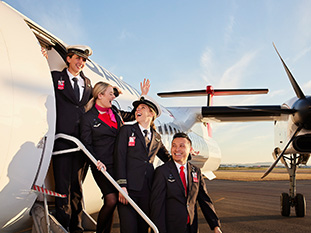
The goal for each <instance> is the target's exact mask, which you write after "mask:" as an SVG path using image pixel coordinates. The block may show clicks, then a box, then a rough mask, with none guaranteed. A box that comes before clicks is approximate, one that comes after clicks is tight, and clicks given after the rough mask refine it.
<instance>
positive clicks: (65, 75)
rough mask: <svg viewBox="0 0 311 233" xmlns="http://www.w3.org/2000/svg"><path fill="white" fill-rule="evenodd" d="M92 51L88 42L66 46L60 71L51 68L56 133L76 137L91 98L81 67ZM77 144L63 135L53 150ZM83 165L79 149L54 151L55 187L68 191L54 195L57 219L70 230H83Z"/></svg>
mask: <svg viewBox="0 0 311 233" xmlns="http://www.w3.org/2000/svg"><path fill="white" fill-rule="evenodd" d="M91 54H92V50H91V48H90V47H88V46H83V45H75V46H69V47H67V57H66V64H67V66H68V67H67V68H65V69H63V71H61V72H59V71H53V72H52V78H53V84H54V91H55V99H56V134H58V133H64V134H67V135H70V136H74V137H76V138H78V137H79V121H80V117H81V116H82V114H83V113H84V112H85V110H84V106H85V105H86V104H87V102H88V101H89V99H90V96H91V93H92V86H91V82H90V80H89V79H88V78H87V77H85V75H84V74H83V72H82V70H83V68H84V66H85V63H86V60H87V59H88V57H89V56H90V55H91ZM74 147H76V145H75V144H74V143H72V142H70V141H68V140H65V139H58V140H56V141H55V143H54V151H60V150H65V149H70V148H74ZM84 165H85V160H84V155H83V153H82V152H81V151H78V152H71V153H65V154H59V155H53V170H54V177H55V191H56V192H58V193H61V194H65V195H67V197H66V198H56V199H55V207H56V219H57V220H58V221H59V222H60V223H61V224H62V225H63V227H64V228H65V229H66V230H70V232H82V231H83V228H82V223H81V222H82V219H81V216H82V202H81V201H82V187H81V180H82V174H83V168H84Z"/></svg>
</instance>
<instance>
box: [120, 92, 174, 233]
mask: <svg viewBox="0 0 311 233" xmlns="http://www.w3.org/2000/svg"><path fill="white" fill-rule="evenodd" d="M133 106H134V110H135V118H136V121H137V123H135V124H133V125H124V126H123V127H122V128H121V130H120V133H119V135H118V138H117V143H116V150H115V162H114V163H115V171H116V172H115V175H116V181H117V182H118V184H119V185H120V186H121V187H122V189H123V190H124V191H125V192H126V193H128V195H129V196H130V197H131V198H132V199H133V200H134V201H135V202H136V204H137V205H138V206H139V207H140V208H141V209H142V210H143V211H144V213H145V214H147V215H149V196H150V190H151V185H152V179H153V172H154V167H153V161H154V158H155V155H157V156H158V157H159V158H160V159H161V160H162V161H163V162H166V161H168V160H169V152H168V151H167V150H166V148H165V147H164V145H163V144H162V141H161V136H160V135H159V134H158V133H157V132H156V130H155V127H154V120H155V119H156V118H157V117H158V116H160V114H161V108H160V107H159V105H158V104H157V103H156V102H155V101H154V100H153V99H152V98H150V97H149V96H141V98H140V99H139V100H137V101H135V102H133ZM118 211H119V217H120V229H121V233H138V232H139V233H144V232H148V225H147V223H146V222H145V221H144V220H143V219H142V218H141V217H140V216H139V214H138V213H136V211H135V210H134V209H133V208H132V207H131V206H130V205H129V204H128V202H127V200H126V199H125V198H124V196H123V195H122V194H121V193H119V204H118Z"/></svg>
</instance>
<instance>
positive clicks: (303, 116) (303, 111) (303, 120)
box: [261, 43, 310, 179]
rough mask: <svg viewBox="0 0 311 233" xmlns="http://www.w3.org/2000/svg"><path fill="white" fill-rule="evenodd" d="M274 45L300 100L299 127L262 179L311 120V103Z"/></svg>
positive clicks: (297, 103)
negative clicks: (310, 116) (310, 119)
mask: <svg viewBox="0 0 311 233" xmlns="http://www.w3.org/2000/svg"><path fill="white" fill-rule="evenodd" d="M272 44H273V47H274V49H275V51H276V53H277V54H278V56H279V58H280V59H281V62H282V64H283V67H284V69H285V71H286V74H287V76H288V78H289V81H290V83H291V84H292V87H293V89H294V91H295V93H296V96H297V98H298V100H297V101H296V103H295V104H294V109H293V110H297V113H295V114H297V115H294V121H295V124H296V125H297V126H298V127H297V129H296V131H295V133H294V134H293V135H292V137H291V138H290V140H289V141H288V142H287V144H286V146H285V148H284V149H283V151H282V153H281V154H280V156H279V157H278V158H277V159H276V160H275V161H274V163H273V164H272V165H271V166H270V167H269V169H268V170H267V171H266V172H265V173H264V175H263V176H262V177H261V179H263V178H264V177H266V176H267V175H268V174H269V173H270V172H271V171H272V170H273V168H275V166H276V165H277V163H278V162H279V161H280V159H281V158H283V156H284V153H285V151H286V149H287V147H288V146H289V145H290V143H291V142H292V141H293V140H294V138H295V137H296V136H297V134H298V133H299V132H300V130H301V129H302V128H304V127H305V128H309V120H308V118H309V115H310V103H309V102H308V100H307V99H306V96H305V95H304V94H303V92H302V90H301V88H300V87H299V85H298V83H297V82H296V80H295V78H294V76H293V75H292V73H291V72H290V70H289V69H288V67H287V65H286V64H285V62H284V61H283V59H282V57H281V55H280V53H279V51H278V50H277V48H276V46H275V44H274V43H272ZM295 106H297V107H298V108H296V107H295ZM306 107H307V108H306ZM299 110H300V111H299Z"/></svg>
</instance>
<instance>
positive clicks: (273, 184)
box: [112, 179, 311, 233]
mask: <svg viewBox="0 0 311 233" xmlns="http://www.w3.org/2000/svg"><path fill="white" fill-rule="evenodd" d="M205 182H206V185H207V189H208V191H209V194H210V196H211V198H212V200H213V202H214V205H215V208H216V212H217V214H218V217H219V218H220V221H221V229H222V231H223V232H224V233H229V232H230V233H235V232H237V233H244V232H245V233H259V232H260V233H262V232H271V233H272V232H273V233H278V232H279V233H288V232H290V233H296V232H297V233H298V232H299V233H301V232H311V180H298V181H297V193H301V194H303V195H304V196H305V199H306V203H307V214H306V216H305V217H300V218H299V217H296V214H295V208H291V215H290V216H289V217H283V216H281V211H280V195H281V193H283V192H287V193H288V192H289V181H284V180H281V181H232V180H220V179H215V180H212V181H209V180H205ZM116 212H117V211H116ZM198 212H199V215H198V218H199V232H200V233H208V232H213V231H212V230H211V229H210V228H209V226H208V224H207V223H206V221H205V219H204V216H203V214H202V212H201V210H200V208H198ZM112 232H113V233H118V232H119V221H118V216H117V214H115V217H114V223H113V230H112ZM176 233H177V232H176Z"/></svg>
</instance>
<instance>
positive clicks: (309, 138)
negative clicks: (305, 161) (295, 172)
mask: <svg viewBox="0 0 311 233" xmlns="http://www.w3.org/2000/svg"><path fill="white" fill-rule="evenodd" d="M293 147H294V149H295V150H296V151H298V152H305V153H311V134H304V135H299V136H297V137H296V138H295V139H294V140H293Z"/></svg>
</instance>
